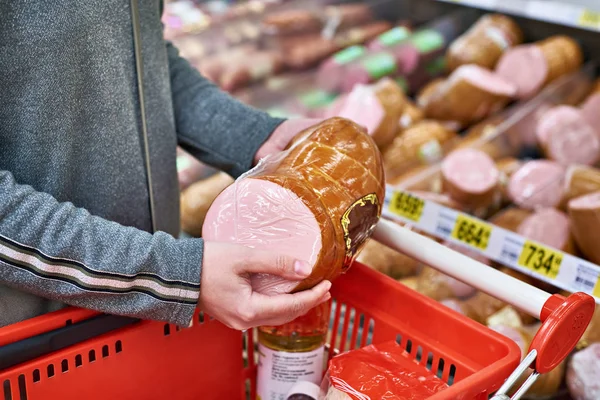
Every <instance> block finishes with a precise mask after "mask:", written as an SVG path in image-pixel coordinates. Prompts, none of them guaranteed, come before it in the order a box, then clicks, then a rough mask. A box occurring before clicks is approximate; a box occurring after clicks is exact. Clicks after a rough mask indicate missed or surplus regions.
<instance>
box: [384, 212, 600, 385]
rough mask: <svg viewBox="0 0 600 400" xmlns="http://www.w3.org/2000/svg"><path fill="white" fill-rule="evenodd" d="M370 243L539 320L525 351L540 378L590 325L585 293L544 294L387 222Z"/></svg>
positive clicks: (588, 300) (590, 306) (589, 301)
mask: <svg viewBox="0 0 600 400" xmlns="http://www.w3.org/2000/svg"><path fill="white" fill-rule="evenodd" d="M373 239H375V240H376V241H378V242H379V243H381V244H383V245H385V246H387V247H389V248H391V249H393V250H396V251H399V252H401V253H404V254H406V255H408V256H410V257H412V258H414V259H416V260H419V261H421V262H422V263H424V264H426V265H429V266H431V267H432V268H435V269H437V270H439V271H441V272H443V273H445V274H447V275H449V276H451V277H453V278H455V279H458V280H459V281H461V282H464V283H466V284H468V285H471V286H473V287H475V288H477V289H479V290H481V291H482V292H485V293H487V294H489V295H490V296H493V297H496V298H498V299H500V300H502V301H504V302H505V303H508V304H510V305H512V306H514V307H516V308H518V309H520V310H522V311H524V312H526V313H528V314H530V315H532V316H534V317H536V318H539V319H540V320H541V321H542V322H543V324H542V326H541V328H540V329H539V331H538V333H537V334H536V335H535V337H534V339H533V341H532V343H531V346H530V348H529V350H530V352H531V351H533V350H535V351H536V354H537V356H536V357H535V362H534V364H535V365H534V369H535V370H536V371H537V372H538V373H540V374H544V373H546V372H549V371H551V370H552V369H554V368H555V367H556V366H557V365H558V364H560V363H561V362H562V361H563V360H564V359H565V358H566V357H567V356H568V355H569V353H571V351H572V350H573V349H574V348H575V346H576V345H577V342H579V340H580V339H581V337H582V336H583V333H584V332H585V330H586V328H587V326H588V325H589V323H590V321H591V320H592V316H593V314H594V309H595V306H596V303H595V301H594V298H593V297H592V296H590V295H588V294H585V293H575V294H572V295H571V296H569V297H568V298H565V297H564V296H561V295H556V294H555V295H550V294H549V293H547V292H545V291H543V290H541V289H538V288H536V287H534V286H531V285H529V284H527V283H525V282H522V281H520V280H518V279H516V278H513V277H511V276H509V275H507V274H505V273H503V272H500V271H498V270H496V269H494V268H492V267H489V266H487V265H485V264H482V263H480V262H478V261H476V260H474V259H472V258H470V257H467V256H465V255H463V254H461V253H459V252H457V251H454V250H452V249H450V248H448V247H446V246H444V245H442V244H440V243H438V242H436V241H434V240H431V239H429V238H428V237H425V236H423V235H420V234H418V233H416V232H414V231H411V230H410V229H408V228H405V227H402V226H400V225H398V224H396V223H393V222H391V221H388V220H385V219H381V220H380V221H379V223H378V224H377V226H376V227H375V231H374V233H373ZM530 365H532V364H531V363H530Z"/></svg>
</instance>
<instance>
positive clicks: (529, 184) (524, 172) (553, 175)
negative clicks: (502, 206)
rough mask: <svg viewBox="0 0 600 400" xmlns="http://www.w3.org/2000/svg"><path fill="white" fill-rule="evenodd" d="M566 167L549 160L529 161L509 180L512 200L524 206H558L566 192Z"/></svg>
mask: <svg viewBox="0 0 600 400" xmlns="http://www.w3.org/2000/svg"><path fill="white" fill-rule="evenodd" d="M564 179H565V168H564V167H563V166H561V165H560V164H558V163H556V162H553V161H548V160H535V161H529V162H527V163H526V164H525V165H523V166H522V167H521V168H519V170H518V171H517V172H515V173H514V174H513V175H512V176H511V177H510V180H509V182H508V194H509V196H510V198H511V200H512V201H513V202H514V203H515V204H516V205H518V206H519V207H522V208H529V209H534V208H537V207H556V206H557V205H558V204H559V203H560V201H561V199H562V197H563V193H564Z"/></svg>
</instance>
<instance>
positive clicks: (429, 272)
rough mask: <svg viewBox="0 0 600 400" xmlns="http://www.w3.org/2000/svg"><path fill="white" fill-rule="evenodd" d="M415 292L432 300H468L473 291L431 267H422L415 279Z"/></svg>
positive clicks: (471, 288)
mask: <svg viewBox="0 0 600 400" xmlns="http://www.w3.org/2000/svg"><path fill="white" fill-rule="evenodd" d="M415 290H416V291H417V292H419V293H421V294H423V295H425V296H427V297H430V298H432V299H434V300H437V301H441V300H447V299H462V298H468V297H470V296H472V295H473V294H474V293H475V289H474V288H473V287H471V286H469V285H467V284H465V283H462V282H460V281H458V280H456V279H454V278H452V277H450V276H448V275H445V274H443V273H441V272H439V271H437V270H435V269H433V268H431V267H424V268H423V270H422V271H421V273H420V274H419V276H418V278H417V284H416V288H415Z"/></svg>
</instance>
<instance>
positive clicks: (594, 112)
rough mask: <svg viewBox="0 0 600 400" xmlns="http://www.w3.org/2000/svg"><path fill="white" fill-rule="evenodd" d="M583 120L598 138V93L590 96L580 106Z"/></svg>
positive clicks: (599, 102)
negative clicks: (594, 131)
mask: <svg viewBox="0 0 600 400" xmlns="http://www.w3.org/2000/svg"><path fill="white" fill-rule="evenodd" d="M581 114H582V115H583V118H584V119H585V120H586V121H587V122H588V124H590V125H591V126H592V127H593V128H594V129H595V130H596V133H597V134H598V136H600V93H596V94H594V95H592V96H590V97H589V98H588V99H587V100H586V101H585V102H584V103H583V104H582V106H581Z"/></svg>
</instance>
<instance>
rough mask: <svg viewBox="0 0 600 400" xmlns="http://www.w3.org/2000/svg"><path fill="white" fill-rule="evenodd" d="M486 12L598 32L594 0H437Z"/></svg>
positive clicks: (599, 10) (599, 5)
mask: <svg viewBox="0 0 600 400" xmlns="http://www.w3.org/2000/svg"><path fill="white" fill-rule="evenodd" d="M438 1H442V2H445V3H454V4H461V5H465V6H469V7H475V8H480V9H483V10H488V11H497V12H502V13H506V14H512V15H515V16H520V17H525V18H531V19H535V20H539V21H546V22H551V23H555V24H560V25H565V26H571V27H576V28H581V29H586V30H590V31H596V32H598V31H600V1H598V0H573V1H552V0H438Z"/></svg>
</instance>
